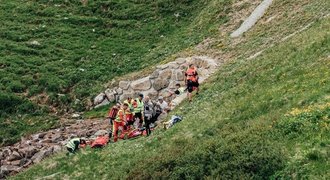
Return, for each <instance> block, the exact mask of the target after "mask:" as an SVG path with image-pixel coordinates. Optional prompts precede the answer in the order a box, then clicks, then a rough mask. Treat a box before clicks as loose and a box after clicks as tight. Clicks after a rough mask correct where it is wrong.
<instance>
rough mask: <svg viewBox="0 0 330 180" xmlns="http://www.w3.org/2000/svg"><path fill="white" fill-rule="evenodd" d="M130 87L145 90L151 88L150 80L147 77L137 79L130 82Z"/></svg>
mask: <svg viewBox="0 0 330 180" xmlns="http://www.w3.org/2000/svg"><path fill="white" fill-rule="evenodd" d="M131 87H132V89H133V90H135V91H146V90H148V89H150V88H151V81H150V79H149V76H148V77H145V78H142V79H138V80H136V81H133V82H132V83H131Z"/></svg>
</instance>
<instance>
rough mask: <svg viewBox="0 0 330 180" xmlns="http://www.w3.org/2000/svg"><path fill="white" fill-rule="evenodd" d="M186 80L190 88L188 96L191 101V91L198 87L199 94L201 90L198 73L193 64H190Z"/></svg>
mask: <svg viewBox="0 0 330 180" xmlns="http://www.w3.org/2000/svg"><path fill="white" fill-rule="evenodd" d="M184 81H185V83H186V85H187V89H188V98H189V101H190V102H191V100H192V98H191V93H192V92H193V91H194V90H195V89H196V94H198V91H199V88H198V87H199V83H198V73H197V70H196V68H195V66H194V65H193V64H190V65H189V69H188V70H187V71H186V73H185V78H184Z"/></svg>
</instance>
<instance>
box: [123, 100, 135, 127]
mask: <svg viewBox="0 0 330 180" xmlns="http://www.w3.org/2000/svg"><path fill="white" fill-rule="evenodd" d="M124 103H126V104H128V108H127V110H126V112H125V114H126V121H127V124H126V126H125V128H127V129H126V130H127V131H130V129H131V126H133V125H134V118H133V116H134V114H133V113H134V107H133V104H134V100H133V99H132V98H131V97H128V98H127V99H126V100H125V101H124Z"/></svg>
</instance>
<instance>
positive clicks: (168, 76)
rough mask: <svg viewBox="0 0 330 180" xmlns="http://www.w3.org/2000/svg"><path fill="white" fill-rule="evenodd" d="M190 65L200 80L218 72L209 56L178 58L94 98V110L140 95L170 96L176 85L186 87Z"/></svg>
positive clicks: (121, 82)
mask: <svg viewBox="0 0 330 180" xmlns="http://www.w3.org/2000/svg"><path fill="white" fill-rule="evenodd" d="M189 64H194V65H195V66H197V68H198V72H199V73H200V76H201V77H200V78H201V79H205V78H206V77H208V76H209V75H210V74H211V73H213V72H214V71H215V70H216V67H217V63H216V61H215V60H214V59H212V58H209V57H207V56H193V57H188V58H178V59H176V60H175V61H173V62H170V63H167V64H163V65H158V66H157V67H156V69H155V70H154V71H153V72H152V73H151V74H150V75H148V76H145V77H143V78H139V79H135V80H133V81H120V82H119V84H118V86H117V87H115V88H112V89H109V88H108V89H106V90H105V91H104V92H102V93H100V94H99V95H97V96H96V97H95V98H94V108H97V107H100V106H103V105H107V104H109V103H110V102H114V101H123V100H125V99H127V97H133V98H134V97H136V96H137V95H138V94H139V93H142V94H144V95H148V96H150V97H151V99H156V98H157V96H158V95H168V94H169V93H168V91H169V90H174V88H175V84H177V83H179V84H181V85H184V82H183V81H184V72H185V71H186V70H187V68H188V66H189Z"/></svg>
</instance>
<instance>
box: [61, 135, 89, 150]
mask: <svg viewBox="0 0 330 180" xmlns="http://www.w3.org/2000/svg"><path fill="white" fill-rule="evenodd" d="M86 144H87V142H86V140H84V139H82V138H74V139H71V140H70V141H69V142H68V143H67V144H66V145H65V146H66V148H67V150H68V151H69V153H72V154H74V153H75V152H76V151H77V150H79V148H80V147H85V146H86Z"/></svg>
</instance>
